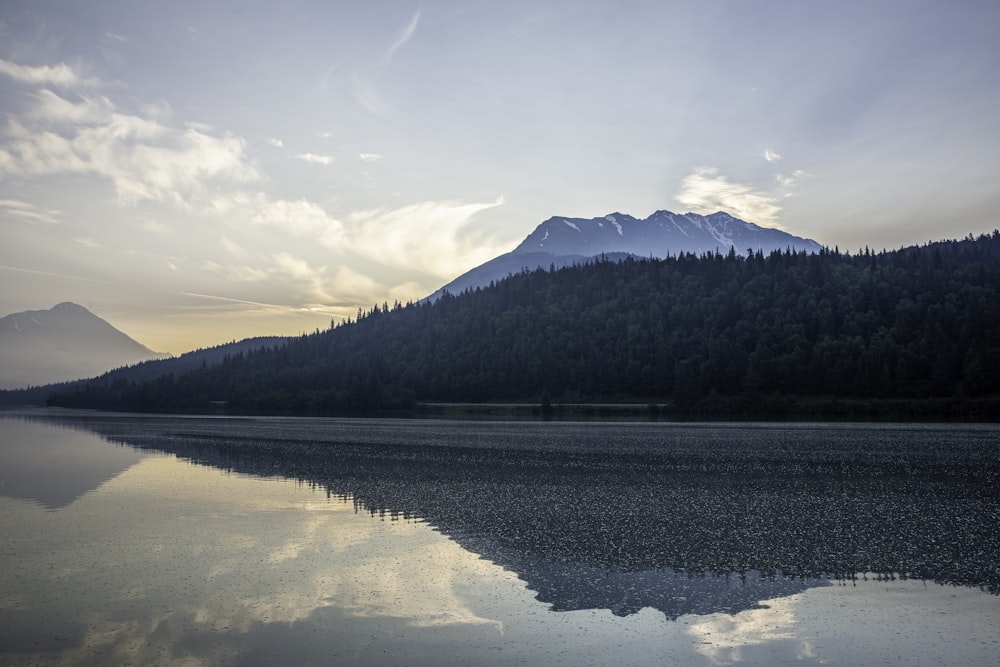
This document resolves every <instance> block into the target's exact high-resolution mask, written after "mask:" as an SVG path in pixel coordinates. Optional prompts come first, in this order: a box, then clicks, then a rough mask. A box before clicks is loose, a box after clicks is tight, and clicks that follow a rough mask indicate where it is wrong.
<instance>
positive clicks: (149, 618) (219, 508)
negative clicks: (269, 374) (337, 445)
mask: <svg viewBox="0 0 1000 667" xmlns="http://www.w3.org/2000/svg"><path fill="white" fill-rule="evenodd" d="M92 496H93V497H92V498H90V500H89V501H88V503H87V504H85V506H83V507H76V506H70V507H68V508H66V509H64V510H62V511H61V513H59V514H58V515H54V516H53V515H49V514H43V513H39V512H35V511H33V508H31V507H24V508H22V509H21V510H19V512H20V513H19V515H18V518H19V519H22V518H23V520H24V522H26V524H27V525H28V526H29V528H26V530H28V529H31V528H30V527H33V529H34V530H37V534H38V535H41V536H43V539H48V540H53V541H55V540H58V539H61V538H64V537H66V535H72V536H81V537H80V539H83V538H82V536H83V535H86V543H87V544H88V545H90V546H91V548H92V550H91V551H88V552H87V554H86V558H87V559H88V560H87V562H88V563H90V562H93V563H104V564H108V563H114V567H113V568H110V567H107V568H83V567H81V565H80V561H79V558H80V554H79V552H78V551H76V550H66V549H64V548H61V547H58V546H56V545H55V544H54V543H52V544H48V545H47V546H46V549H45V552H44V553H45V556H44V557H43V558H40V559H38V558H36V559H34V561H32V560H31V559H32V557H29V556H28V555H27V554H26V553H22V554H21V555H20V556H16V555H15V556H14V557H15V558H16V559H17V568H18V569H17V571H18V572H29V571H30V572H33V573H34V574H33V575H32V578H31V581H32V584H31V585H32V591H33V592H34V593H36V594H37V597H34V598H32V599H31V600H27V601H26V602H25V603H24V604H23V605H22V606H21V608H19V609H18V615H17V617H16V620H17V625H18V628H19V629H25V636H28V637H31V638H34V637H36V636H40V634H41V632H42V630H40V629H44V631H45V632H48V631H49V630H50V629H51V630H52V631H53V632H54V631H55V628H56V627H57V626H56V625H55V623H56V622H58V621H61V620H63V619H65V618H67V617H66V616H65V614H66V613H67V611H66V610H72V614H73V616H71V617H69V618H72V619H77V618H85V619H86V622H85V623H68V624H67V625H66V627H59V631H60V632H62V633H63V634H64V635H68V636H69V637H71V639H67V641H64V642H62V643H61V645H60V646H59V651H60V653H59V654H58V657H59V658H60V659H61V660H63V661H64V663H65V664H82V663H85V662H93V657H94V656H93V653H94V652H95V651H100V652H101V653H102V654H103V656H102V657H103V661H105V662H108V663H122V662H127V661H131V662H133V663H136V664H154V663H161V662H163V658H164V656H170V658H171V660H170V661H171V662H185V663H187V662H190V663H191V664H202V662H203V661H204V662H205V663H208V662H225V663H229V662H240V661H241V660H239V659H238V658H240V657H242V658H243V659H244V660H245V659H246V657H247V655H251V656H252V655H254V654H253V653H249V654H248V653H246V650H247V647H248V645H250V646H251V647H252V648H253V649H257V650H261V649H264V646H263V645H262V646H257V645H256V644H255V643H256V642H260V643H262V644H266V640H267V639H273V640H277V641H281V640H284V641H289V640H290V639H291V638H292V637H293V636H294V635H293V634H292V633H293V631H294V630H295V628H294V627H291V624H295V623H304V624H306V625H305V627H304V631H305V632H310V631H311V632H310V634H311V633H314V632H315V631H316V630H317V629H319V628H322V629H323V631H324V632H327V633H337V632H338V623H337V621H342V622H347V621H350V619H352V618H353V619H358V621H357V623H352V625H351V627H350V633H348V634H342V635H341V636H339V637H338V639H341V640H342V641H344V642H349V643H347V644H346V646H348V647H350V650H352V651H353V650H358V649H359V648H361V647H364V646H365V645H366V644H367V643H368V642H369V641H370V637H372V636H373V635H372V633H371V632H369V630H371V629H372V628H376V627H377V628H382V629H381V630H375V631H374V632H385V630H384V628H383V624H384V625H385V626H389V625H391V626H393V627H397V628H400V629H402V628H405V627H411V628H421V627H429V626H445V625H447V626H455V625H464V626H469V625H475V626H479V627H482V628H484V629H487V630H488V631H489V632H490V636H493V637H495V636H497V634H496V633H497V630H499V629H500V623H499V622H498V621H494V620H491V619H487V618H483V617H481V616H480V615H479V614H477V613H476V612H475V611H474V610H472V609H471V608H470V607H469V605H468V603H466V602H465V601H463V600H462V599H461V597H460V595H459V593H458V592H457V590H458V588H459V587H460V585H468V586H475V585H477V584H489V583H492V582H495V581H497V580H503V581H509V580H512V579H513V575H510V574H508V573H506V572H504V571H503V570H501V569H500V568H499V567H496V566H494V565H492V564H491V563H489V562H487V561H483V560H481V559H479V558H478V557H477V556H476V555H475V554H472V553H469V552H466V551H465V550H463V549H462V548H461V547H459V546H458V545H456V544H454V543H453V542H451V541H450V540H448V539H447V538H446V537H444V536H442V535H440V534H438V533H436V532H435V531H433V530H430V529H429V528H428V527H427V526H426V525H424V524H416V523H409V522H405V521H398V522H383V521H379V520H378V519H377V518H375V517H372V516H370V515H368V514H367V513H365V512H362V513H356V512H355V511H354V505H353V503H352V502H350V501H347V502H341V501H337V500H331V499H329V498H327V496H326V494H325V493H323V492H322V491H316V490H313V489H309V488H308V487H306V486H303V485H301V484H296V483H294V482H289V481H281V480H259V479H258V480H247V479H246V478H244V477H243V476H242V475H236V474H233V475H229V474H226V473H223V472H220V471H218V470H214V469H209V468H203V467H200V466H191V465H187V464H184V463H182V462H180V461H178V460H176V459H175V458H174V457H166V456H165V457H154V458H147V459H144V460H143V461H142V462H140V463H139V464H137V465H136V466H134V467H133V468H131V469H129V470H128V471H126V472H125V473H123V474H122V475H121V476H119V477H118V478H116V479H114V480H112V481H111V482H109V483H108V484H107V485H106V487H105V488H104V489H103V491H102V492H97V493H95V494H92ZM95 506H96V507H98V508H99V509H100V511H102V512H106V513H108V514H106V516H107V519H108V520H107V521H101V522H94V521H91V520H90V518H91V514H90V513H92V512H93V511H94V508H95ZM150 513H152V515H153V516H158V517H159V516H162V517H167V516H169V517H170V520H169V521H166V520H165V521H162V522H161V521H150V520H149V517H150V516H151V514H150ZM43 517H44V520H45V521H47V523H46V525H50V526H51V525H52V524H53V523H57V524H59V531H58V532H48V533H46V532H45V531H43V530H41V529H40V528H39V526H40V522H42V521H43ZM91 559H92V560H91ZM151 559H153V560H151ZM154 563H160V564H162V567H157V569H156V572H155V574H154V575H152V576H151V575H150V567H151V566H154V565H153V564H154ZM53 571H55V572H57V573H58V576H53V574H52V572H53ZM0 580H7V581H9V577H6V578H5V577H4V576H3V575H2V574H0ZM139 582H142V583H139ZM46 600H59V602H60V606H59V607H58V608H57V609H55V610H53V609H51V608H50V606H49V605H48V604H46V603H45V601H46ZM126 609H128V610H129V611H128V612H127V613H126V612H125V610H126ZM326 609H329V612H330V615H329V616H322V615H321V612H322V610H326ZM53 614H54V615H53ZM371 618H377V619H378V621H377V625H375V626H373V625H371V621H370V620H368V619H371ZM43 619H46V620H43ZM53 619H56V620H53ZM317 619H333V620H332V621H329V622H328V623H327V624H326V625H318V624H317V623H322V621H318V620H317ZM7 630H11V631H12V629H11V628H7ZM271 632H274V633H276V634H274V635H271V634H268V633H271ZM74 633H78V634H74ZM351 633H353V634H351ZM306 636H308V635H306ZM313 636H315V635H313ZM192 637H199V638H200V639H198V640H197V641H191V639H192ZM205 637H210V638H211V640H212V641H211V643H210V644H206V643H205V642H204V638H205ZM50 644H51V642H50ZM278 646H281V645H280V644H278ZM271 648H272V649H273V648H274V646H272V647H271ZM283 648H287V650H290V651H292V650H293V647H291V646H288V647H283ZM313 648H314V649H315V650H329V646H325V647H324V648H323V649H320V647H318V646H317V647H313ZM206 651H207V652H206ZM220 651H221V652H220ZM226 651H233V654H229V653H227V652H226ZM47 657H52V656H51V655H49V656H47ZM88 657H89V658H90V659H89V660H88V659H87V658H88ZM342 657H343V654H342ZM333 662H337V661H336V660H333Z"/></svg>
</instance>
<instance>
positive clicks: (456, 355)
mask: <svg viewBox="0 0 1000 667" xmlns="http://www.w3.org/2000/svg"><path fill="white" fill-rule="evenodd" d="M997 368H1000V232H994V233H993V234H992V235H991V236H986V235H983V236H980V237H979V238H972V237H971V236H970V237H969V238H968V239H965V240H962V241H949V242H941V243H935V244H932V245H928V246H924V247H912V248H907V249H900V250H897V251H892V252H881V253H877V254H873V253H871V252H870V251H867V250H866V251H865V253H864V254H860V253H859V254H857V255H850V254H842V253H840V252H839V251H837V250H829V249H826V248H823V249H821V250H820V252H818V253H815V254H809V253H807V252H805V251H800V252H793V251H791V250H784V251H780V252H772V253H771V254H769V255H766V256H765V255H764V254H763V253H762V252H760V253H754V254H753V255H749V256H747V255H738V254H736V253H735V252H731V253H728V254H721V253H719V254H714V253H713V254H706V255H703V256H696V255H692V254H682V255H677V256H673V257H668V258H665V259H662V260H657V259H641V258H640V259H636V258H634V257H627V258H625V259H624V260H622V261H620V262H615V261H610V260H607V259H602V258H597V259H594V260H593V261H590V262H588V263H586V264H584V265H579V266H573V267H565V268H562V269H559V270H557V271H544V270H536V271H530V272H520V273H518V274H516V275H514V276H512V277H510V278H508V279H506V280H502V281H500V282H498V283H496V284H495V285H493V286H491V287H487V288H485V289H481V290H474V291H471V292H466V293H463V294H460V295H458V296H455V295H452V294H445V295H443V296H442V297H441V298H439V299H437V300H434V301H431V300H425V301H423V302H420V303H410V304H407V305H406V306H403V305H400V304H396V305H395V306H393V307H392V308H389V307H388V306H387V305H386V306H381V307H379V306H376V307H375V308H373V309H372V310H371V311H369V312H368V313H361V314H360V315H359V317H358V319H357V320H354V321H349V322H345V323H342V324H340V325H337V326H335V327H333V328H331V329H329V330H327V331H322V332H316V333H315V334H309V335H305V336H301V337H299V338H295V339H291V340H289V341H288V342H287V343H286V344H285V345H283V346H281V347H271V348H264V349H261V350H258V351H256V352H254V353H253V354H242V355H234V356H231V357H230V358H228V359H226V360H223V362H222V363H219V364H217V365H215V366H206V367H205V368H199V369H196V370H194V371H192V372H189V373H187V374H184V375H168V376H162V377H160V378H158V379H156V380H152V381H148V382H145V383H143V384H139V383H135V384H131V383H130V382H126V381H123V380H112V379H111V378H104V379H98V380H95V381H92V382H88V383H86V386H85V387H84V388H82V389H81V388H74V389H70V390H67V391H56V392H54V395H52V396H51V397H50V398H49V403H50V404H51V405H56V406H61V407H82V408H101V409H109V410H132V411H142V412H150V411H168V412H170V411H173V412H184V411H188V412H204V411H209V410H212V409H218V408H219V406H222V405H224V406H225V409H226V410H228V411H229V412H230V413H233V414H236V413H249V414H266V413H269V414H292V413H297V414H359V413H362V412H364V411H366V410H382V411H387V410H406V409H409V408H412V407H414V405H415V404H416V403H417V402H434V403H484V402H496V403H507V402H532V403H534V404H536V405H538V404H539V403H541V404H542V406H543V407H544V406H546V405H547V404H548V405H549V406H550V407H552V406H557V405H558V404H578V403H615V402H625V403H640V404H642V405H647V406H650V412H651V413H652V414H657V413H659V411H660V409H661V407H662V408H663V409H664V410H666V412H663V413H662V414H668V415H698V416H722V415H725V416H729V417H732V418H751V417H756V418H760V417H761V416H763V415H766V416H768V417H787V416H789V415H793V414H794V415H800V416H801V415H806V414H807V415H809V416H810V417H818V418H829V417H833V416H839V417H851V418H865V417H873V416H882V417H884V418H885V417H892V418H907V419H912V418H920V419H925V420H926V419H928V418H930V417H931V416H932V415H933V416H934V417H935V418H957V417H963V418H976V419H997V418H998V416H1000V374H997V373H996V372H995V370H996V369H997Z"/></svg>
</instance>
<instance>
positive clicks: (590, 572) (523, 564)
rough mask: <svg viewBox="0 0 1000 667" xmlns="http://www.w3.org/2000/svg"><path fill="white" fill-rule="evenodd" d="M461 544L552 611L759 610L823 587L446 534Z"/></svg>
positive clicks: (818, 582)
mask: <svg viewBox="0 0 1000 667" xmlns="http://www.w3.org/2000/svg"><path fill="white" fill-rule="evenodd" d="M449 537H451V538H452V539H453V540H455V541H456V542H458V543H459V544H460V545H461V546H462V548H463V549H465V550H466V551H471V552H473V553H477V554H479V555H480V556H482V557H483V558H486V559H487V560H489V561H491V562H493V563H496V564H497V565H499V566H500V567H502V568H504V569H505V570H509V571H511V572H516V573H517V575H518V577H520V578H521V580H522V581H524V582H526V583H527V584H528V588H530V589H531V590H533V591H535V593H536V594H537V595H536V596H535V597H536V599H538V600H539V601H541V602H545V603H547V604H549V605H550V607H551V609H552V611H577V610H580V609H608V610H610V611H611V613H613V614H615V615H616V616H628V615H629V614H634V613H637V612H638V611H639V610H641V609H643V608H645V607H651V608H653V609H656V610H657V611H660V612H663V614H664V615H665V616H666V617H667V618H669V619H671V620H676V619H677V618H679V617H681V616H684V615H687V614H713V613H718V612H725V613H728V614H735V613H737V612H740V611H744V610H746V609H760V608H761V607H762V605H761V601H762V600H768V599H771V598H775V597H780V596H784V595H793V594H795V593H801V592H802V591H804V590H806V589H808V588H814V587H816V586H823V585H825V584H826V583H827V582H826V581H825V580H823V579H819V578H808V579H807V578H799V579H792V578H789V577H784V576H782V575H781V573H776V574H775V575H773V576H769V577H766V576H762V575H761V574H760V573H759V572H756V571H751V572H746V573H742V574H737V573H731V574H727V575H720V574H712V573H710V572H709V573H704V572H701V573H695V574H689V573H686V572H677V571H674V570H672V569H670V568H661V569H653V570H638V571H622V570H616V569H611V568H606V567H593V566H588V565H585V564H581V563H575V562H572V561H551V560H547V559H545V558H541V557H537V556H533V555H530V554H528V553H525V552H519V551H517V550H514V549H507V548H503V547H497V545H495V544H492V543H491V542H490V541H489V539H483V538H478V537H472V536H468V535H449Z"/></svg>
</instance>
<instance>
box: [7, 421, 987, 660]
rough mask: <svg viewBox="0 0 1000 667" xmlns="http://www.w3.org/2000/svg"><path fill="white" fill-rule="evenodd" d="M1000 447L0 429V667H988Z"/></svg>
mask: <svg viewBox="0 0 1000 667" xmlns="http://www.w3.org/2000/svg"><path fill="white" fill-rule="evenodd" d="M998 474H1000V430H998V429H997V428H996V427H994V426H955V427H944V426H912V425H910V426H845V425H727V426H718V425H714V426H709V425H683V426H682V425H669V424H621V423H618V424H596V423H588V424H559V423H525V422H518V423H510V422H504V423H484V422H439V421H431V420H428V421H406V420H397V421H382V420H318V419H227V418H171V417H137V416H114V415H97V414H85V413H84V414H78V413H55V412H47V411H39V412H35V413H31V414H27V413H22V414H4V413H0V536H2V546H0V664H4V665H6V664H102V665H103V664H142V665H147V664H183V665H200V664H213V665H215V664H220V665H228V664H232V665H242V664H273V663H275V662H279V661H280V662H285V663H288V664H345V665H351V664H363V665H402V664H407V665H421V664H446V665H449V664H454V665H464V664H468V665H483V664H486V665H490V664H496V665H510V664H531V665H533V664H565V665H580V664H593V665H604V664H626V665H652V664H691V665H698V664H704V665H726V664H760V665H765V664H766V665H776V664H777V665H781V664H793V663H794V664H797V665H799V664H803V663H804V664H819V663H823V664H843V665H857V664H899V665H935V666H936V665H940V664H949V665H995V664H997V662H998V659H1000V640H998V628H1000V596H998V595H997V593H998V591H1000V566H998V563H1000V528H998V526H1000V492H998V485H997V482H998Z"/></svg>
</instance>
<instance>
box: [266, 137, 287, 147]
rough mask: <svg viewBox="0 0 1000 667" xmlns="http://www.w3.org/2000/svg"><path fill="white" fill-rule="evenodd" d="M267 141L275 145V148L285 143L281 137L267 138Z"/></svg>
mask: <svg viewBox="0 0 1000 667" xmlns="http://www.w3.org/2000/svg"><path fill="white" fill-rule="evenodd" d="M267 142H268V143H269V144H271V145H272V146H275V147H276V148H282V147H283V146H284V145H285V142H284V141H282V140H281V139H275V138H273V137H272V138H271V139H268V140H267Z"/></svg>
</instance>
